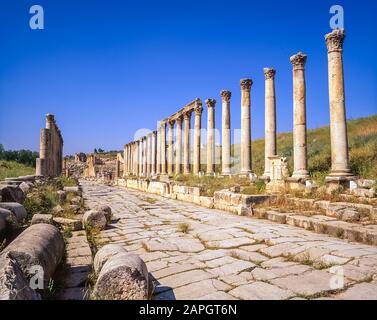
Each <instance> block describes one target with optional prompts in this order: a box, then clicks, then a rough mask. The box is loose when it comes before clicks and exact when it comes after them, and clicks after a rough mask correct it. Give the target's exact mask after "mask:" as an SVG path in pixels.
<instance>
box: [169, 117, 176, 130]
mask: <svg viewBox="0 0 377 320" xmlns="http://www.w3.org/2000/svg"><path fill="white" fill-rule="evenodd" d="M168 123H169V126H170V127H171V128H173V127H174V123H175V120H174V119H169V120H168Z"/></svg>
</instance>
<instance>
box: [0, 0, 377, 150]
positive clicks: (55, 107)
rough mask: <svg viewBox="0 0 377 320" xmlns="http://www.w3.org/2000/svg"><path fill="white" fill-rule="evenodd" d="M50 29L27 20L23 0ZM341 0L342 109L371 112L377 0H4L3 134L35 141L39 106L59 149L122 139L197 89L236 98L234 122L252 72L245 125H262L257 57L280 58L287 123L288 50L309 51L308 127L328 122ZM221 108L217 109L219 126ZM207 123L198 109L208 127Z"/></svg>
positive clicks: (265, 61)
mask: <svg viewBox="0 0 377 320" xmlns="http://www.w3.org/2000/svg"><path fill="white" fill-rule="evenodd" d="M33 4H40V5H42V6H43V7H44V10H45V30H31V29H30V28H29V18H30V14H29V8H30V6H31V5H33ZM334 4H341V5H343V7H344V10H345V29H346V33H347V38H346V42H345V52H344V60H345V79H346V104H347V116H348V118H357V117H360V116H366V115H370V114H375V113H377V93H376V85H377V41H376V40H377V19H376V15H377V1H364V0H359V1H336V2H335V1H325V0H321V1H319V0H317V1H302V0H301V1H296V0H292V1H271V0H265V1H251V0H248V1H238V0H232V1H221V0H217V1H196V0H195V1H143V0H139V1H120V0H119V1H115V0H106V1H105V0H92V1H84V0H81V1H78V0H76V1H73V0H64V1H63V0H60V1H58V0H54V1H51V0H49V1H44V0H33V1H19V0H18V1H15V0H5V1H4V0H2V1H1V8H0V12H1V13H0V39H1V50H0V61H1V63H0V143H3V144H4V146H5V148H7V149H20V148H27V149H32V150H38V145H39V129H40V128H41V127H43V126H44V115H45V114H46V113H47V112H50V113H54V114H55V115H56V119H57V121H58V124H59V126H60V128H61V130H62V133H63V137H64V140H65V153H66V154H72V153H74V152H78V151H92V150H93V148H95V147H97V148H98V147H102V148H104V149H106V150H108V149H122V146H123V144H124V143H126V142H128V141H130V140H131V139H132V137H133V134H134V133H135V131H136V130H138V129H140V128H150V129H154V128H155V127H156V121H157V120H158V119H162V118H164V117H166V116H168V115H170V114H172V113H173V112H175V111H176V110H178V109H179V108H180V107H182V106H183V105H185V104H186V103H187V102H189V101H191V100H193V99H194V98H196V97H200V98H201V99H203V101H204V100H205V99H206V98H209V97H210V98H215V99H217V100H218V102H220V95H219V92H220V90H221V89H229V90H231V91H232V93H233V97H232V105H231V108H232V110H231V112H232V114H231V115H232V126H233V128H239V126H240V88H239V80H240V79H241V78H245V77H250V78H252V79H253V81H254V85H253V87H252V136H253V138H260V137H263V134H264V76H263V68H264V67H274V68H276V69H277V76H276V89H277V121H278V122H277V126H278V131H280V132H281V131H290V130H291V129H292V76H291V72H292V70H291V64H290V62H289V57H290V56H291V55H292V54H295V53H297V52H298V51H302V52H304V53H306V54H307V55H308V62H307V67H306V76H307V110H308V116H307V117H308V126H309V127H310V128H313V127H318V126H321V125H325V124H328V122H329V111H328V90H327V55H326V52H327V51H326V45H325V41H324V35H325V33H327V32H329V31H330V27H329V19H330V14H329V8H330V6H331V5H334ZM220 117H221V107H220V104H219V103H218V105H217V108H216V122H217V126H218V127H220V124H221V120H220V119H221V118H220ZM205 124H206V112H204V117H203V126H205Z"/></svg>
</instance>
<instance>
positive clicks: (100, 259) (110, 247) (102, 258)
mask: <svg viewBox="0 0 377 320" xmlns="http://www.w3.org/2000/svg"><path fill="white" fill-rule="evenodd" d="M125 252H127V251H126V249H125V248H124V247H122V246H121V245H119V244H115V243H113V244H107V245H105V246H103V247H102V248H101V249H100V250H98V252H97V253H96V256H95V257H94V265H93V266H94V271H95V273H96V274H98V273H99V272H100V271H101V269H102V267H103V265H104V264H105V263H106V262H107V260H109V259H110V258H111V257H113V256H115V255H117V254H119V253H125Z"/></svg>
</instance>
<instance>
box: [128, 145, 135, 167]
mask: <svg viewBox="0 0 377 320" xmlns="http://www.w3.org/2000/svg"><path fill="white" fill-rule="evenodd" d="M132 148H133V142H131V143H129V144H128V174H131V173H132V171H133V169H132V168H133V157H134V155H133V152H132V150H133V149H132Z"/></svg>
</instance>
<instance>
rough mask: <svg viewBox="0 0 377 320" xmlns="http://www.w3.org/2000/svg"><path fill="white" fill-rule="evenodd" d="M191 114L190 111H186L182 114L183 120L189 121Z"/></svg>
mask: <svg viewBox="0 0 377 320" xmlns="http://www.w3.org/2000/svg"><path fill="white" fill-rule="evenodd" d="M191 113H192V110H189V111H186V112H185V113H184V114H183V118H184V119H185V120H190V118H191Z"/></svg>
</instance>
